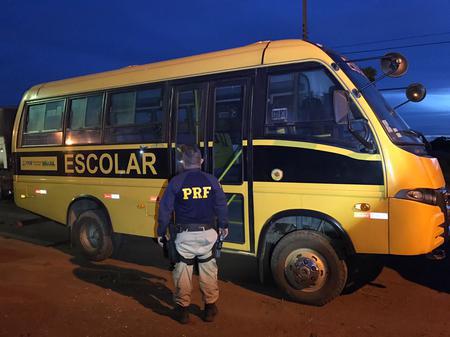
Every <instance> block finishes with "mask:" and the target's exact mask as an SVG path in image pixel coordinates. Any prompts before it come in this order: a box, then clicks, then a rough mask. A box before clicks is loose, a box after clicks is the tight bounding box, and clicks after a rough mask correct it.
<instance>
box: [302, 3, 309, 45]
mask: <svg viewBox="0 0 450 337" xmlns="http://www.w3.org/2000/svg"><path fill="white" fill-rule="evenodd" d="M306 2H307V0H303V23H302V30H303V40H305V41H308V21H307V20H308V15H307V9H306Z"/></svg>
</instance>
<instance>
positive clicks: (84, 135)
mask: <svg viewBox="0 0 450 337" xmlns="http://www.w3.org/2000/svg"><path fill="white" fill-rule="evenodd" d="M69 106H70V108H69V121H68V125H67V130H66V145H72V144H99V143H100V141H101V138H100V137H101V114H102V106H103V95H95V96H89V97H81V98H75V99H72V100H71V101H70V103H69Z"/></svg>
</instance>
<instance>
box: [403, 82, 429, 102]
mask: <svg viewBox="0 0 450 337" xmlns="http://www.w3.org/2000/svg"><path fill="white" fill-rule="evenodd" d="M426 95H427V89H426V88H425V87H424V86H423V85H422V84H421V83H412V84H410V85H408V87H407V88H406V98H407V99H408V100H409V101H411V102H414V103H417V102H420V101H422V100H423V99H424V98H425V96H426Z"/></svg>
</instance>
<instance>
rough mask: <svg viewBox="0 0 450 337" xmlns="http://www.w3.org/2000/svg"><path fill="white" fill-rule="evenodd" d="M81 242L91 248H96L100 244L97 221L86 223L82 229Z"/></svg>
mask: <svg viewBox="0 0 450 337" xmlns="http://www.w3.org/2000/svg"><path fill="white" fill-rule="evenodd" d="M80 239H81V243H82V244H83V246H84V247H85V248H87V249H89V250H95V249H97V248H98V247H99V246H100V241H101V238H100V230H99V228H98V226H97V224H95V223H86V224H84V226H83V227H82V230H81V237H80Z"/></svg>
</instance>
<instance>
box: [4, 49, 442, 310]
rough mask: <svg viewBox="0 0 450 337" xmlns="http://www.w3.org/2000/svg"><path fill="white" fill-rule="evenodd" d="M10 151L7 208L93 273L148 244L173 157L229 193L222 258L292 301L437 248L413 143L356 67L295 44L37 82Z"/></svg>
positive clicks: (438, 236)
mask: <svg viewBox="0 0 450 337" xmlns="http://www.w3.org/2000/svg"><path fill="white" fill-rule="evenodd" d="M391 61H392V62H394V66H392V69H393V72H395V71H396V69H397V68H398V64H397V66H395V62H396V61H398V60H396V59H394V60H390V61H389V62H390V63H391V65H392V62H391ZM13 138H14V139H13V147H12V151H13V154H14V158H15V167H16V171H15V175H14V194H15V201H16V203H17V205H19V206H20V207H23V208H25V209H28V210H30V211H32V212H35V213H37V214H40V215H43V216H45V217H47V218H50V219H53V220H55V221H57V222H60V223H62V224H65V225H67V226H68V227H69V228H70V229H71V234H72V240H73V241H74V242H75V243H76V244H77V245H78V246H79V247H81V249H82V251H83V252H84V253H85V254H86V255H87V256H88V257H90V258H91V259H93V260H102V259H105V258H108V257H109V256H110V255H111V254H112V252H113V250H114V249H115V246H116V244H115V242H116V241H115V240H114V237H115V236H116V235H120V234H130V235H139V236H146V237H154V236H155V235H156V230H155V229H156V226H157V223H156V218H157V212H158V201H159V199H160V197H161V195H162V193H163V191H164V188H165V186H166V184H167V181H168V179H170V177H172V176H173V175H174V174H176V172H177V168H178V166H179V165H178V159H179V158H178V156H179V147H180V145H182V144H197V145H198V146H199V147H200V148H201V150H202V152H203V156H204V159H205V161H204V170H205V171H207V172H210V173H211V174H214V175H215V176H216V177H217V178H218V179H219V180H220V182H221V184H222V186H223V189H224V191H225V193H226V195H227V200H228V207H229V213H230V236H229V237H228V238H227V242H226V243H225V244H224V248H225V249H226V250H227V251H230V252H236V253H243V254H249V255H252V256H254V257H255V258H257V259H258V262H259V263H258V264H259V275H260V278H261V279H262V280H264V279H266V277H268V276H270V275H271V276H272V277H273V278H274V280H275V281H276V283H277V284H278V286H279V287H280V288H281V289H283V290H284V291H285V292H286V293H287V294H288V295H289V296H290V297H292V298H293V299H295V300H297V301H300V302H303V303H309V304H316V305H322V304H325V303H327V302H328V301H330V300H331V299H333V298H334V297H336V296H338V295H339V294H340V293H341V291H342V290H343V288H344V286H345V284H346V281H347V274H348V270H347V262H348V261H349V259H350V258H352V257H353V256H354V255H355V254H359V253H370V254H398V255H417V254H425V253H429V252H430V251H432V250H434V249H435V248H437V247H439V246H441V245H442V244H443V243H444V239H445V236H446V235H447V228H448V218H447V216H448V215H447V207H448V193H447V191H446V190H445V181H444V178H443V175H442V172H441V169H440V167H439V164H438V161H437V160H436V159H435V158H432V157H430V156H429V155H428V154H427V150H426V146H425V144H424V143H423V140H422V139H421V138H420V137H419V136H418V134H417V133H415V132H413V131H411V130H409V128H408V126H407V124H406V123H405V122H404V121H403V120H402V119H401V118H400V117H399V116H398V115H397V113H396V112H395V111H394V110H393V109H392V108H391V107H390V106H389V105H388V104H387V103H386V102H385V101H384V99H383V98H382V96H381V95H380V94H379V92H378V91H377V89H376V87H375V85H374V84H371V83H369V82H368V79H367V78H366V77H365V76H364V74H363V73H362V72H361V70H360V69H359V68H358V66H356V65H355V64H354V63H353V62H350V61H348V60H346V59H345V58H344V57H342V56H340V55H337V54H335V53H334V52H332V51H329V50H327V49H325V48H323V47H322V46H320V45H315V44H313V43H309V42H305V41H301V40H283V41H273V42H270V41H264V42H258V43H255V44H252V45H249V46H245V47H241V48H236V49H230V50H225V51H219V52H213V53H208V54H203V55H198V56H192V57H186V58H181V59H176V60H171V61H165V62H158V63H152V64H146V65H140V66H130V67H126V68H123V69H119V70H115V71H109V72H104V73H99V74H93V75H88V76H82V77H76V78H71V79H66V80H61V81H56V82H50V83H44V84H40V85H36V86H34V87H32V88H31V89H30V90H28V91H27V92H26V93H25V95H24V97H23V99H22V102H21V104H20V107H19V110H18V114H17V117H16V121H15V125H14V135H13Z"/></svg>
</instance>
